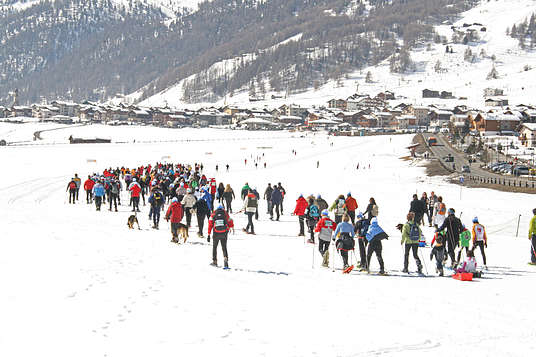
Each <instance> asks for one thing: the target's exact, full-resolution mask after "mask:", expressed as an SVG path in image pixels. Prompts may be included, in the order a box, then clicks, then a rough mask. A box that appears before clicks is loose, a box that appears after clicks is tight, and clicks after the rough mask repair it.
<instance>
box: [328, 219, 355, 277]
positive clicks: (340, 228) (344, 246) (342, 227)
mask: <svg viewBox="0 0 536 357" xmlns="http://www.w3.org/2000/svg"><path fill="white" fill-rule="evenodd" d="M349 221H350V217H349V216H348V215H347V214H344V215H343V216H342V222H341V223H339V224H338V225H337V228H336V229H335V234H334V238H333V239H337V240H336V241H335V247H337V250H338V251H339V254H340V255H341V257H342V261H343V264H344V267H343V269H344V270H346V269H347V268H348V267H349V265H348V251H350V250H353V249H354V246H355V241H354V236H355V233H354V226H352V225H351V224H350V223H349Z"/></svg>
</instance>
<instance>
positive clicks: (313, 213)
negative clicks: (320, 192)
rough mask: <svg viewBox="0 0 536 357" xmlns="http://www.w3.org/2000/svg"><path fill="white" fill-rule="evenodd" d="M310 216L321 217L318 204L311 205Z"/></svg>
mask: <svg viewBox="0 0 536 357" xmlns="http://www.w3.org/2000/svg"><path fill="white" fill-rule="evenodd" d="M309 217H312V218H317V217H320V212H318V206H317V205H311V206H310V207H309Z"/></svg>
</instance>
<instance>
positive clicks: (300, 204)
mask: <svg viewBox="0 0 536 357" xmlns="http://www.w3.org/2000/svg"><path fill="white" fill-rule="evenodd" d="M306 209H307V201H306V200H305V198H303V195H300V196H299V197H298V199H297V200H296V208H295V209H294V212H293V213H292V215H294V216H298V221H299V223H300V233H299V234H298V237H300V236H305V226H304V219H305V210H306Z"/></svg>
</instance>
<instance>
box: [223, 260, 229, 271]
mask: <svg viewBox="0 0 536 357" xmlns="http://www.w3.org/2000/svg"><path fill="white" fill-rule="evenodd" d="M223 269H229V262H228V261H227V259H225V260H224V261H223Z"/></svg>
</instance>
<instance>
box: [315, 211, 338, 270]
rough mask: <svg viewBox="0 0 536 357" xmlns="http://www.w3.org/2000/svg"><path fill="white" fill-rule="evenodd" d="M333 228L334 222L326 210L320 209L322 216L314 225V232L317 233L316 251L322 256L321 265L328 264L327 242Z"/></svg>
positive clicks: (329, 240)
mask: <svg viewBox="0 0 536 357" xmlns="http://www.w3.org/2000/svg"><path fill="white" fill-rule="evenodd" d="M334 230H335V222H333V221H332V220H331V219H330V218H329V213H328V210H326V209H325V210H323V211H322V218H321V219H320V221H318V223H317V224H316V227H315V232H317V233H318V251H319V252H320V255H321V256H322V258H323V261H322V266H323V267H328V266H329V243H330V242H331V237H332V235H333V231H334Z"/></svg>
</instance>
